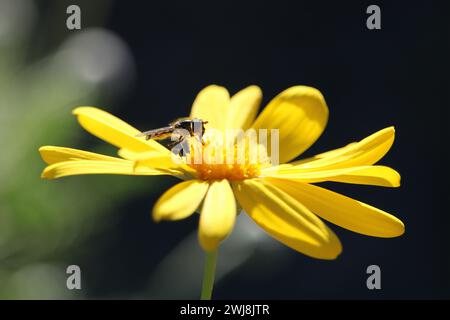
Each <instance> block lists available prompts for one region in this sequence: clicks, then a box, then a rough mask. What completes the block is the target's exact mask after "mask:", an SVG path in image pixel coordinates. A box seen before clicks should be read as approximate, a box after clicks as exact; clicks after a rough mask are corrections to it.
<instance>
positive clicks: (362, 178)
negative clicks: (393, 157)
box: [263, 166, 400, 187]
mask: <svg viewBox="0 0 450 320" xmlns="http://www.w3.org/2000/svg"><path fill="white" fill-rule="evenodd" d="M263 172H264V173H263V175H264V177H273V178H280V179H289V180H295V181H301V182H308V183H315V182H323V181H335V182H344V183H354V184H366V185H374V186H383V187H399V186H400V174H399V173H398V172H397V171H395V170H394V169H391V168H389V167H385V166H360V167H351V168H344V169H335V170H317V171H311V170H303V171H301V170H296V171H294V170H279V171H276V170H270V171H269V170H266V171H264V170H263Z"/></svg>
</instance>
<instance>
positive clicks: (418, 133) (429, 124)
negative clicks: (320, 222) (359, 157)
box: [67, 0, 450, 299]
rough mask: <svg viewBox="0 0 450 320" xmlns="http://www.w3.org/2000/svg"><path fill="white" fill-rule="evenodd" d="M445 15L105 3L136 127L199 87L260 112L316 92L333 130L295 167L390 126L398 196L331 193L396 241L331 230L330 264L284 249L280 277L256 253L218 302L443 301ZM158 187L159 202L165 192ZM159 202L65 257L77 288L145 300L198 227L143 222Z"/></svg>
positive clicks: (362, 8)
mask: <svg viewBox="0 0 450 320" xmlns="http://www.w3.org/2000/svg"><path fill="white" fill-rule="evenodd" d="M73 3H76V1H75V2H73ZM444 3H445V2H444V1H441V2H437V1H415V2H411V1H376V2H372V1H371V2H367V1H352V2H350V1H347V2H343V1H301V0H296V1H239V2H237V1H236V2H234V1H209V2H198V1H164V2H163V1H158V2H157V1H152V2H151V3H150V2H148V3H144V2H137V1H135V2H130V1H116V2H115V3H113V5H112V7H111V11H110V13H109V14H108V15H107V16H106V17H105V26H106V27H107V28H109V29H111V30H113V31H115V32H116V33H118V34H119V35H120V36H121V37H122V38H123V39H124V40H125V41H126V43H127V44H128V45H129V46H130V48H131V51H132V54H133V55H134V58H135V59H136V75H137V78H136V81H135V83H134V85H133V89H132V90H131V91H130V93H129V94H128V95H127V97H126V98H125V99H122V100H121V101H119V102H114V103H116V104H118V106H116V107H117V108H116V110H117V111H116V112H115V113H116V114H118V115H119V116H120V117H121V118H123V119H125V120H126V121H128V122H129V123H131V124H133V125H135V126H136V127H138V128H143V129H147V128H152V127H156V126H161V125H164V124H166V123H167V122H168V121H170V120H172V119H174V118H176V117H179V116H185V115H187V114H188V113H189V110H190V106H191V103H192V101H193V99H194V97H195V95H196V93H197V92H198V91H199V90H201V89H202V88H203V87H205V86H207V85H209V84H219V85H223V86H225V87H227V88H228V89H229V90H230V92H231V93H235V92H236V91H238V90H240V89H241V88H244V87H245V86H248V85H251V84H257V85H259V86H260V87H261V88H262V89H263V93H264V100H263V105H264V104H265V103H267V102H268V101H269V100H270V99H271V98H272V97H274V96H275V95H276V94H277V93H279V92H280V91H282V90H284V89H286V88H288V87H289V86H293V85H297V84H304V85H309V86H313V87H316V88H318V89H319V90H320V91H321V92H322V93H323V94H324V96H325V99H326V101H327V103H328V106H329V109H330V119H329V124H328V127H327V128H326V130H325V132H324V134H323V136H322V137H321V138H320V139H319V140H318V141H317V143H316V144H315V145H314V146H313V147H312V148H311V149H309V150H308V151H307V152H306V154H305V155H304V156H309V155H313V154H314V153H318V152H323V151H326V150H329V149H332V148H336V147H339V146H343V145H345V144H347V143H349V142H351V141H355V140H360V139H362V138H364V137H366V136H367V135H369V134H371V133H373V132H375V131H377V130H379V129H382V128H384V127H387V126H390V125H394V126H395V127H396V141H395V143H394V146H393V148H392V149H391V151H390V152H389V153H388V155H387V156H386V157H385V158H384V159H383V160H382V162H381V163H382V164H386V165H389V166H391V167H393V168H395V169H397V170H398V171H399V172H400V173H401V175H402V186H401V187H400V188H398V189H388V188H377V187H368V186H356V185H345V184H331V183H330V184H327V186H329V187H330V188H331V189H333V190H336V191H339V192H342V193H343V194H346V195H348V196H352V197H355V198H357V199H359V200H361V201H365V202H368V203H370V204H372V205H374V206H377V207H379V208H381V209H383V210H386V211H387V212H390V213H393V214H395V215H396V216H397V217H399V218H400V219H401V220H402V221H404V223H405V225H406V233H405V235H404V236H402V237H399V238H395V239H379V238H371V237H367V236H362V235H358V234H355V233H352V232H350V231H346V230H343V229H341V228H339V227H336V226H332V228H333V230H335V231H336V233H337V234H338V236H339V237H340V238H341V240H342V243H343V246H344V252H343V254H342V255H341V256H340V257H339V258H338V259H337V260H335V261H320V260H314V259H310V258H308V257H306V256H303V255H301V254H299V253H297V252H294V251H292V250H290V249H288V248H286V249H281V250H285V251H286V255H287V258H285V259H280V262H279V263H280V264H281V265H280V266H279V268H278V269H277V271H276V272H274V273H270V274H265V273H264V266H265V260H266V259H277V258H278V257H277V256H274V257H273V258H272V257H270V256H267V255H264V256H263V255H261V256H258V255H255V256H254V257H253V258H252V263H251V264H250V265H249V266H247V267H246V266H245V265H244V266H243V268H241V269H238V270H237V271H235V272H233V273H231V274H229V275H228V276H227V277H226V279H224V280H223V281H221V282H220V283H219V284H218V286H217V287H216V290H215V298H218V299H226V298H255V299H259V298H275V299H283V298H285V299H298V298H301V299H303V298H306V299H310V298H312V299H316V298H319V299H322V298H325V299H333V298H354V299H367V298H368V299H392V298H395V299H397V298H402V299H404V298H449V297H450V276H449V274H450V263H449V257H450V251H449V242H450V239H449V238H450V237H449V234H448V230H449V227H450V223H449V222H450V219H449V211H448V208H447V206H444V203H445V204H446V203H447V198H448V197H447V192H448V187H447V181H446V179H447V165H448V158H447V155H446V154H445V152H446V149H447V148H448V144H447V130H446V129H447V126H448V120H449V116H448V106H449V104H448V102H449V101H448V100H449V99H448V89H449V81H448V79H449V76H448V74H449V73H448V71H449V70H448V69H449V68H448V66H449V63H448V59H449V47H448V45H449V40H450V38H449V32H448V31H449V22H448V21H449V20H448V16H449V11H448V10H446V7H445V6H444ZM370 4H377V5H379V6H380V8H381V20H382V29H381V30H368V29H367V28H366V19H367V17H368V15H367V14H366V8H367V6H368V5H370ZM83 19H84V20H83V28H85V27H90V26H93V25H90V24H89V13H88V12H87V13H86V12H83ZM67 32H69V31H67ZM86 144H87V145H88V144H89V141H87V142H86ZM166 181H167V183H166V184H165V185H163V186H162V188H161V191H160V193H162V192H163V190H164V189H165V188H166V187H167V186H169V185H170V183H171V182H174V181H175V180H170V179H167V180H166ZM157 196H158V194H157V195H153V196H151V197H137V198H135V199H130V200H129V202H127V203H126V205H125V206H124V207H122V208H116V211H117V213H116V214H117V215H118V216H119V218H118V220H119V223H117V224H116V225H115V226H114V227H112V228H110V229H108V230H106V231H105V232H104V233H103V234H102V235H101V237H104V238H105V239H109V240H108V241H107V242H104V243H101V244H100V245H97V247H96V248H97V249H96V251H95V253H91V256H90V257H89V258H87V257H86V256H85V255H83V254H79V256H78V257H75V258H76V259H78V260H80V259H81V260H80V261H82V263H81V264H82V267H83V270H88V271H87V273H88V275H89V277H90V278H91V279H94V278H95V281H91V287H90V288H87V289H86V290H88V292H89V296H91V297H97V296H105V295H106V296H107V295H109V294H111V293H115V294H118V295H127V294H129V293H131V292H134V291H136V290H140V289H142V288H143V286H144V283H143V282H142V279H143V278H145V277H146V275H148V273H149V272H151V271H152V268H154V267H155V265H156V264H157V261H158V260H159V259H160V258H161V257H163V256H164V255H165V254H166V253H167V252H169V251H170V250H171V248H172V247H173V246H174V245H175V244H176V243H177V242H178V241H180V240H181V239H183V237H184V235H186V234H188V233H189V232H191V231H192V230H195V229H196V228H197V219H196V218H195V217H193V218H191V219H188V220H185V221H181V222H177V223H163V224H158V225H156V224H153V223H151V222H149V217H148V212H149V210H150V208H151V206H152V204H153V203H154V201H155V200H156V199H157ZM86 246H89V242H88V243H86ZM76 259H74V260H76ZM272 262H273V261H272ZM219 263H220V261H219ZM371 264H377V265H379V266H380V267H381V270H382V290H378V291H377V290H374V291H370V290H368V289H367V288H366V278H367V274H366V272H365V271H366V267H367V266H368V265H371ZM105 266H107V267H105ZM182 267H183V266H180V268H182ZM249 275H250V276H249ZM112 279H114V281H112Z"/></svg>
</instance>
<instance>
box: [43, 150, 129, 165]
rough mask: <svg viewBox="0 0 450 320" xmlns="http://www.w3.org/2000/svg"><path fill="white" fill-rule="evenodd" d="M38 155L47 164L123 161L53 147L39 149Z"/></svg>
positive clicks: (96, 154)
mask: <svg viewBox="0 0 450 320" xmlns="http://www.w3.org/2000/svg"><path fill="white" fill-rule="evenodd" d="M39 153H40V154H41V157H42V160H44V161H45V162H46V163H47V164H53V163H57V162H64V161H72V160H102V161H116V162H121V161H122V160H123V159H120V158H114V157H110V156H105V155H102V154H98V153H93V152H88V151H83V150H78V149H72V148H64V147H55V146H44V147H40V148H39Z"/></svg>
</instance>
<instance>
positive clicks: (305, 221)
mask: <svg viewBox="0 0 450 320" xmlns="http://www.w3.org/2000/svg"><path fill="white" fill-rule="evenodd" d="M233 190H234V192H235V195H236V198H237V199H238V201H239V204H240V205H241V206H242V208H243V209H244V210H245V212H247V214H248V215H249V216H250V217H251V218H252V219H253V220H254V221H255V222H256V223H257V224H258V225H259V226H261V227H262V228H263V229H264V230H265V231H266V232H267V233H269V234H270V235H271V236H272V237H274V238H275V239H277V240H278V241H280V242H282V243H283V244H285V245H287V246H288V247H290V248H292V249H294V250H297V251H299V252H302V253H304V254H306V255H308V256H311V257H314V258H318V259H335V258H336V257H337V256H338V255H339V254H340V253H341V251H342V246H341V243H340V241H339V239H338V238H337V237H336V235H335V234H334V233H333V231H331V230H330V229H329V228H328V227H327V226H326V225H325V224H324V223H323V222H322V221H321V220H320V219H319V218H318V217H317V216H315V215H314V214H313V213H312V212H311V211H309V210H308V208H306V207H305V206H304V205H302V204H301V203H300V202H298V201H297V200H295V199H294V198H292V197H291V196H289V195H288V194H287V193H285V192H283V191H282V190H281V189H279V188H276V187H275V186H273V185H271V184H269V183H266V182H264V181H261V180H256V179H255V180H245V181H242V182H240V183H235V184H233Z"/></svg>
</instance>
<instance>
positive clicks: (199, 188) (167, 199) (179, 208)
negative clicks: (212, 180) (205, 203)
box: [153, 180, 208, 222]
mask: <svg viewBox="0 0 450 320" xmlns="http://www.w3.org/2000/svg"><path fill="white" fill-rule="evenodd" d="M207 190H208V183H207V182H205V181H201V180H189V181H184V182H181V183H178V184H176V185H175V186H173V187H172V188H170V189H169V190H167V191H166V192H165V193H164V194H163V195H162V196H161V197H160V198H159V199H158V201H157V202H156V204H155V206H154V208H153V219H154V220H155V221H157V222H158V221H160V220H162V219H163V220H180V219H184V218H187V217H188V216H190V215H191V214H192V213H194V212H195V210H197V208H198V206H199V205H200V203H201V202H202V200H203V198H204V197H205V194H206V191H207Z"/></svg>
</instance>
